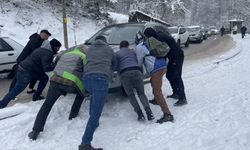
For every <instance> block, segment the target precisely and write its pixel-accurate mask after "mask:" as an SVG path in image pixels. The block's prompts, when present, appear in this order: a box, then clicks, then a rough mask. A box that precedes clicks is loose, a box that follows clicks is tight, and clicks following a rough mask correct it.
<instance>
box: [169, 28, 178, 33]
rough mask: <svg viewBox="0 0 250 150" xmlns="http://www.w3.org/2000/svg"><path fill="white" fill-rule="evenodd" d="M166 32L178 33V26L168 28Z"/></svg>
mask: <svg viewBox="0 0 250 150" xmlns="http://www.w3.org/2000/svg"><path fill="white" fill-rule="evenodd" d="M168 32H169V33H170V34H173V33H178V28H177V27H171V28H168Z"/></svg>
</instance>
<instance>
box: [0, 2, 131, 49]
mask: <svg viewBox="0 0 250 150" xmlns="http://www.w3.org/2000/svg"><path fill="white" fill-rule="evenodd" d="M15 2H16V3H17V4H18V5H20V6H19V7H20V8H16V7H14V6H13V4H12V3H3V4H1V5H2V6H1V8H2V10H1V12H0V20H1V21H0V25H2V26H3V27H0V37H1V36H7V37H11V38H13V39H14V40H16V41H17V42H19V43H20V44H22V45H25V44H26V43H27V41H28V40H29V36H30V35H31V34H33V33H35V32H40V31H41V30H42V29H48V30H49V31H50V32H51V33H52V36H51V38H50V39H52V38H56V39H58V40H59V41H61V43H62V44H63V45H64V38H63V24H62V13H58V8H57V7H53V6H48V4H44V3H42V2H40V3H39V2H36V1H35V2H32V1H26V2H22V1H20V2H17V1H15ZM109 14H110V17H111V18H112V19H113V20H115V21H116V22H117V23H124V22H128V16H127V15H123V14H118V13H114V12H109ZM67 24H68V25H67V27H68V28H67V29H68V42H69V47H71V46H75V44H81V43H84V42H85V40H87V39H88V38H90V37H91V36H92V35H93V34H94V33H96V31H98V30H99V29H101V28H102V27H103V25H99V24H97V23H96V22H95V21H93V20H90V19H87V18H84V17H82V16H79V18H78V19H77V20H76V19H75V20H74V19H72V18H70V17H68V18H67ZM61 49H65V48H64V46H62V48H61Z"/></svg>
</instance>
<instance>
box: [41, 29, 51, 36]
mask: <svg viewBox="0 0 250 150" xmlns="http://www.w3.org/2000/svg"><path fill="white" fill-rule="evenodd" d="M40 33H45V34H47V35H48V36H51V33H49V31H48V30H42V31H41V32H40Z"/></svg>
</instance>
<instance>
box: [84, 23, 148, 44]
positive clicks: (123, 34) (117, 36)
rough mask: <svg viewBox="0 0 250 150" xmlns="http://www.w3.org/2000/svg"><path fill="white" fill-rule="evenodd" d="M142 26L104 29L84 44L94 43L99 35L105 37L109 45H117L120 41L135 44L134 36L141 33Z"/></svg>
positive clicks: (121, 26) (120, 26)
mask: <svg viewBox="0 0 250 150" xmlns="http://www.w3.org/2000/svg"><path fill="white" fill-rule="evenodd" d="M143 28H144V26H143V25H133V24H131V25H119V26H111V27H107V28H104V29H102V30H100V31H99V32H97V33H96V34H95V35H94V36H93V37H91V38H90V39H89V40H88V41H87V42H86V44H91V43H93V42H94V40H95V38H96V37H97V36H99V35H102V36H104V37H106V39H107V43H108V44H110V45H119V44H120V42H121V41H123V40H126V41H128V42H129V43H130V44H133V43H134V42H135V35H136V33H137V32H138V31H143Z"/></svg>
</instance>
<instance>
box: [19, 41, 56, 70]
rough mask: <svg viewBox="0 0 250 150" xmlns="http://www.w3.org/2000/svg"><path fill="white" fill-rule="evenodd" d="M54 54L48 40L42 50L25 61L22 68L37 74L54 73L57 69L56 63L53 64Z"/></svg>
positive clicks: (35, 52)
mask: <svg viewBox="0 0 250 150" xmlns="http://www.w3.org/2000/svg"><path fill="white" fill-rule="evenodd" d="M54 54H55V53H54V52H53V50H52V48H51V45H50V42H49V41H48V40H46V41H44V42H43V44H42V46H41V47H40V48H37V49H36V50H35V51H34V52H33V53H31V54H30V55H29V56H28V57H27V58H26V59H25V60H23V61H22V62H21V63H20V66H21V67H22V68H23V69H25V70H27V71H30V72H33V73H37V74H40V73H45V72H49V71H52V70H53V69H54V68H55V63H53V58H54Z"/></svg>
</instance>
